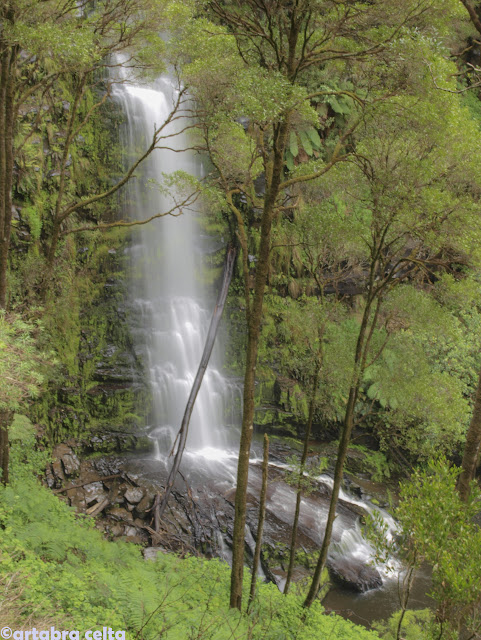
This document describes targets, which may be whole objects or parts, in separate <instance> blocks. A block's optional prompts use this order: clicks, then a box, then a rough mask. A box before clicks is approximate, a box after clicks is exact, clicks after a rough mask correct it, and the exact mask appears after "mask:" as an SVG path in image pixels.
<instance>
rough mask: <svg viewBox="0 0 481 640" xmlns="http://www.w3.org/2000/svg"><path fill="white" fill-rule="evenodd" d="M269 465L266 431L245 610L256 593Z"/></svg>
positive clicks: (248, 608) (248, 607)
mask: <svg viewBox="0 0 481 640" xmlns="http://www.w3.org/2000/svg"><path fill="white" fill-rule="evenodd" d="M268 467H269V438H268V436H267V433H265V434H264V456H263V462H262V487H261V496H260V501H259V522H258V523H257V538H256V548H255V552H254V559H253V561H252V578H251V590H250V593H249V603H248V605H247V611H249V610H250V608H251V606H252V603H253V601H254V596H255V594H256V582H257V571H258V569H259V561H260V558H261V547H262V532H263V530H264V519H265V516H266V496H267V474H268Z"/></svg>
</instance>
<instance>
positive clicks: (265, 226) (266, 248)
mask: <svg viewBox="0 0 481 640" xmlns="http://www.w3.org/2000/svg"><path fill="white" fill-rule="evenodd" d="M288 130H289V116H288V115H286V116H285V118H284V120H283V121H282V123H281V124H280V125H279V127H278V129H277V131H276V140H275V143H274V145H275V146H274V152H273V160H272V175H271V178H270V180H269V186H268V190H267V192H266V196H265V200H264V208H263V212H262V221H261V233H260V237H261V241H260V247H259V256H258V260H257V268H256V277H255V284H254V300H253V303H252V307H250V310H249V312H248V331H247V357H246V368H245V375H244V401H243V414H242V431H241V438H240V444H239V461H238V464H237V486H236V494H235V516H234V533H233V546H232V571H231V590H230V606H231V607H233V608H237V609H239V610H240V609H241V607H242V582H243V575H244V544H245V543H244V531H245V521H246V497H247V482H248V476H249V454H250V450H251V442H252V434H253V431H254V389H255V375H256V364H257V352H258V347H259V336H260V331H261V320H262V307H263V302H264V292H265V287H266V284H267V276H268V272H269V255H270V244H271V230H272V223H273V220H274V216H275V211H276V201H277V198H278V195H279V185H280V183H281V177H282V170H283V166H284V150H285V147H286V140H287V132H288ZM249 303H250V301H249V300H246V309H248V308H249Z"/></svg>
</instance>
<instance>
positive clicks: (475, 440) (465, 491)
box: [458, 372, 481, 502]
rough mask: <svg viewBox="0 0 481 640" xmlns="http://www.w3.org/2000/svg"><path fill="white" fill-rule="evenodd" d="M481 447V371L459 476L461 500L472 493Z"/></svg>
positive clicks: (466, 498) (465, 499) (464, 499)
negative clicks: (471, 487)
mask: <svg viewBox="0 0 481 640" xmlns="http://www.w3.org/2000/svg"><path fill="white" fill-rule="evenodd" d="M480 448H481V372H480V374H479V378H478V387H477V389H476V395H475V398H474V410H473V415H472V417H471V422H470V423H469V428H468V432H467V434H466V444H465V445H464V455H463V461H462V463H461V474H460V476H459V478H458V491H459V496H460V498H461V500H463V501H464V502H466V501H467V500H468V497H469V493H470V484H471V481H472V480H473V479H474V476H475V474H476V467H477V465H478V458H479V450H480Z"/></svg>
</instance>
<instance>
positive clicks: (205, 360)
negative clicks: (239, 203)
mask: <svg viewBox="0 0 481 640" xmlns="http://www.w3.org/2000/svg"><path fill="white" fill-rule="evenodd" d="M235 256H236V250H235V248H234V247H233V246H229V247H228V249H227V255H226V259H225V267H224V277H223V280H222V287H221V289H220V291H219V295H218V297H217V302H216V305H215V307H214V312H213V314H212V319H211V321H210V326H209V331H208V332H207V339H206V341H205V346H204V353H203V354H202V358H201V360H200V364H199V368H198V369H197V374H196V376H195V380H194V383H193V385H192V389H191V391H190V395H189V399H188V400H187V405H186V407H185V412H184V417H183V418H182V424H181V427H180V430H179V433H178V434H177V439H178V444H177V453H176V454H175V458H174V464H173V465H172V469H171V470H170V474H169V477H168V480H167V484H166V487H165V492H164V496H163V498H162V502H161V504H160V507H159V509H158V512H157V514H158V515H157V517H158V519H159V521H160V519H161V518H162V516H163V514H164V511H165V508H166V507H167V502H168V500H169V496H170V493H171V491H172V487H173V486H174V482H175V478H176V476H177V472H178V470H179V467H180V463H181V461H182V455H183V453H184V449H185V443H186V441H187V434H188V432H189V423H190V417H191V415H192V411H193V409H194V404H195V399H196V398H197V394H198V393H199V389H200V385H201V384H202V379H203V378H204V373H205V371H206V369H207V365H208V364H209V360H210V356H211V353H212V349H213V347H214V342H215V337H216V335H217V329H218V328H219V322H220V319H221V318H222V312H223V311H224V305H225V301H226V298H227V293H228V291H229V285H230V282H231V280H232V272H233V269H234V261H235Z"/></svg>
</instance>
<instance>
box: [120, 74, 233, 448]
mask: <svg viewBox="0 0 481 640" xmlns="http://www.w3.org/2000/svg"><path fill="white" fill-rule="evenodd" d="M124 73H126V72H125V71H124ZM115 93H116V98H117V100H118V101H120V103H121V104H122V107H123V110H124V113H125V115H126V125H125V126H124V128H123V133H122V135H123V145H124V148H125V149H127V152H128V153H129V154H130V156H131V157H132V160H133V159H135V157H138V155H139V154H140V153H141V152H142V151H143V150H144V149H146V148H147V147H148V146H149V144H150V142H151V140H152V136H153V133H154V130H155V128H156V127H159V126H160V125H161V124H162V123H164V122H165V120H166V118H167V117H168V115H169V113H170V112H171V110H172V108H173V104H174V102H175V99H176V97H177V95H178V94H177V92H176V90H175V88H174V87H173V86H172V83H171V82H170V80H169V79H168V78H161V79H159V80H157V81H156V82H155V84H153V85H150V86H148V87H146V86H142V85H141V84H136V83H135V82H132V81H127V82H124V83H123V84H121V85H119V86H117V88H116V90H115ZM179 123H180V124H179ZM185 126H186V119H184V118H183V119H181V120H177V121H176V122H174V123H170V124H169V125H168V126H167V127H166V129H165V130H163V131H162V135H166V134H169V135H172V134H175V135H173V136H172V137H171V138H169V139H168V140H167V141H163V145H165V146H169V147H171V148H172V150H168V149H158V150H155V151H154V152H152V153H151V154H150V156H149V157H148V158H147V159H146V160H145V161H144V162H143V163H142V165H141V167H140V169H139V170H138V171H137V172H136V176H137V177H136V178H135V179H133V180H131V181H130V183H129V184H128V186H127V188H126V189H125V190H124V199H125V202H124V209H125V215H126V217H129V218H130V219H133V220H135V219H137V220H140V219H145V218H148V217H150V216H152V215H155V214H158V213H161V212H163V211H167V210H169V209H170V208H171V207H172V204H173V200H172V198H171V197H169V196H168V195H166V194H165V192H162V191H161V190H159V187H158V185H159V184H160V183H161V182H162V179H163V174H171V173H173V172H175V171H178V170H182V171H185V172H186V173H189V174H193V175H199V173H200V172H201V166H200V163H199V161H196V158H195V157H194V155H193V153H192V152H189V151H185V152H181V151H180V150H181V149H184V148H186V147H187V146H188V144H189V141H188V137H187V135H186V134H185V133H177V132H179V131H180V130H181V129H182V128H185ZM176 150H178V151H176ZM199 217H200V214H199V212H196V211H185V212H184V213H183V214H182V215H180V216H178V217H172V216H166V217H164V218H160V219H157V220H154V221H153V222H150V223H149V224H148V225H145V226H140V227H139V231H138V241H137V244H134V246H132V248H131V253H132V263H133V264H132V270H133V272H134V282H133V287H132V288H133V292H132V295H133V300H134V305H135V306H136V307H137V309H138V310H139V312H140V314H141V318H142V321H141V324H142V325H143V327H144V328H145V330H146V337H145V345H146V359H147V363H146V364H147V368H148V372H149V382H150V385H151V390H152V399H153V411H152V423H153V424H152V426H151V429H150V437H151V438H152V439H153V440H154V445H155V449H156V455H157V456H158V458H159V459H162V458H164V457H165V455H166V454H168V453H169V451H170V449H171V447H172V444H173V441H174V439H175V436H176V434H177V432H178V430H179V427H180V424H181V420H182V415H183V412H184V409H185V405H186V402H187V398H188V395H189V392H190V389H191V386H192V382H193V380H194V377H195V374H196V371H197V367H198V365H199V361H200V358H201V355H202V350H203V346H204V340H205V336H206V333H207V329H208V325H209V321H210V316H211V306H212V304H209V303H211V301H210V300H209V297H208V295H207V292H206V291H205V287H204V286H203V283H202V276H201V274H202V263H201V258H202V255H201V250H200V246H201V242H200V240H201V234H202V232H201V227H200V225H199ZM230 393H231V389H230V388H229V384H228V382H226V380H225V379H224V377H223V376H222V374H221V372H220V370H219V364H218V361H217V358H216V356H215V352H214V354H213V357H212V359H211V363H210V365H209V368H208V370H207V372H206V375H205V378H204V381H203V383H202V387H201V390H200V392H199V395H198V396H197V400H196V403H195V407H194V411H193V414H192V418H191V422H190V429H189V436H188V439H187V450H190V451H199V450H202V449H207V455H210V456H211V457H215V451H216V450H219V449H220V450H223V449H224V448H225V446H226V430H225V428H224V427H223V424H224V417H223V413H224V399H225V398H226V397H227V396H229V395H230ZM213 452H214V453H213ZM219 453H220V452H219Z"/></svg>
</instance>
